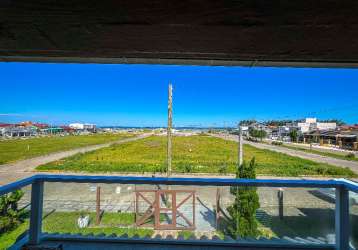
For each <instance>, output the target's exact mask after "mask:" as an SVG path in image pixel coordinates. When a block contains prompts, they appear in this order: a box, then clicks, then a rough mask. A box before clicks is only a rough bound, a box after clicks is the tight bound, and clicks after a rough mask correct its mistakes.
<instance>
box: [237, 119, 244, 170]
mask: <svg viewBox="0 0 358 250" xmlns="http://www.w3.org/2000/svg"><path fill="white" fill-rule="evenodd" d="M243 154H244V152H243V149H242V127H241V125H239V166H238V167H240V166H241V165H242V162H243Z"/></svg>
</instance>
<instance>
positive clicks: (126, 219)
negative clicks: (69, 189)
mask: <svg viewBox="0 0 358 250" xmlns="http://www.w3.org/2000/svg"><path fill="white" fill-rule="evenodd" d="M87 214H89V215H90V224H89V226H88V227H86V228H79V227H78V226H77V219H78V217H79V216H80V212H55V213H53V214H50V215H49V216H48V217H47V218H46V219H45V220H44V222H43V231H44V232H48V233H56V232H57V233H81V234H90V233H93V234H105V235H111V234H113V233H115V234H117V235H123V234H128V236H130V237H131V236H134V235H136V234H138V235H140V236H141V237H144V236H147V235H152V234H153V233H154V231H153V230H152V229H146V228H138V229H136V228H133V227H130V226H131V225H132V224H133V223H134V218H135V217H134V214H132V213H107V212H105V213H104V214H103V217H102V220H101V224H100V225H95V221H96V219H95V217H96V214H95V213H85V215H87Z"/></svg>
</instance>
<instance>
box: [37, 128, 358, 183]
mask: <svg viewBox="0 0 358 250" xmlns="http://www.w3.org/2000/svg"><path fill="white" fill-rule="evenodd" d="M252 157H255V158H256V162H257V174H260V175H274V176H303V175H305V176H307V175H309V176H345V177H353V176H355V174H354V173H353V172H352V171H351V170H350V169H348V168H340V167H335V166H331V165H327V164H324V163H316V162H313V161H310V160H305V159H301V158H298V157H292V156H288V155H286V154H282V153H277V152H273V151H269V150H262V149H257V148H255V147H252V146H250V145H244V159H245V160H246V161H248V160H250V159H251V158H252ZM236 165H237V143H235V142H231V141H226V140H223V139H219V138H214V137H209V136H201V135H198V136H190V137H174V138H173V172H176V173H221V174H227V173H235V169H236ZM165 168H166V138H165V137H159V136H152V137H148V138H145V139H141V140H138V141H134V142H129V143H125V144H120V145H113V146H111V147H108V148H103V149H100V150H97V151H93V152H89V153H85V154H77V155H75V156H73V157H69V158H66V159H63V160H60V161H56V162H52V163H49V164H46V165H43V166H40V167H38V168H37V170H41V171H82V172H136V173H144V172H148V173H154V172H164V171H165Z"/></svg>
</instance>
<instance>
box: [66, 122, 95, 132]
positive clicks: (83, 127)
mask: <svg viewBox="0 0 358 250" xmlns="http://www.w3.org/2000/svg"><path fill="white" fill-rule="evenodd" d="M68 126H69V127H70V128H72V129H76V130H91V131H94V130H96V125H95V124H90V123H71V124H69V125H68Z"/></svg>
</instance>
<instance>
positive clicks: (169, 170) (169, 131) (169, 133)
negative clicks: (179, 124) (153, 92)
mask: <svg viewBox="0 0 358 250" xmlns="http://www.w3.org/2000/svg"><path fill="white" fill-rule="evenodd" d="M172 101H173V87H172V84H171V83H169V88H168V128H167V137H168V145H167V160H168V163H167V164H168V166H167V176H168V177H170V176H171V174H172V105H173V102H172Z"/></svg>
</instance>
